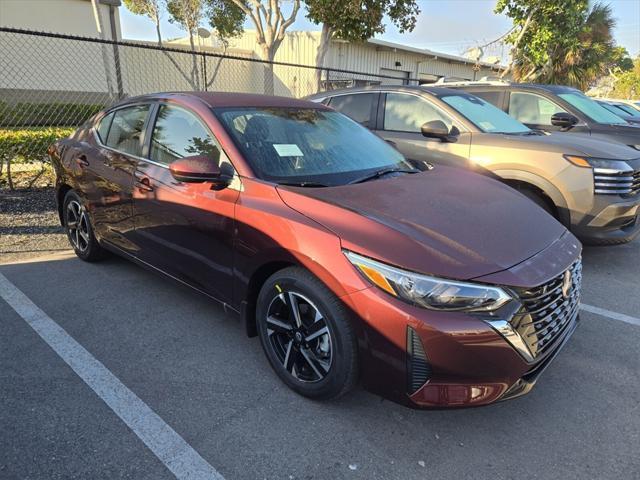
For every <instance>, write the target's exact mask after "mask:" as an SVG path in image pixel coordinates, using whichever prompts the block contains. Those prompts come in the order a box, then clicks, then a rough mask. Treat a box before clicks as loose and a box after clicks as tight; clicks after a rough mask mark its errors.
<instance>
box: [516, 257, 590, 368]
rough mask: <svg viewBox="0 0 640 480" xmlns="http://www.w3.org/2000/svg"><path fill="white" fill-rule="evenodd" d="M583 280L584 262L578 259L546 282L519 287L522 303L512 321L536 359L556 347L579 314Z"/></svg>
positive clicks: (518, 291) (517, 290)
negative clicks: (526, 287) (527, 287)
mask: <svg viewBox="0 0 640 480" xmlns="http://www.w3.org/2000/svg"><path fill="white" fill-rule="evenodd" d="M569 275H570V277H569V279H570V283H569V280H567V277H568V276H569ZM581 283H582V263H581V262H580V260H577V261H576V262H575V263H574V264H573V265H572V266H571V267H570V268H569V269H568V270H567V271H565V272H564V273H563V274H562V275H559V276H557V277H556V278H554V279H553V280H551V281H550V282H548V283H545V284H544V285H540V286H538V287H536V288H532V289H523V288H520V289H515V291H516V292H517V293H518V295H519V297H520V301H521V302H522V307H521V308H520V310H518V312H517V313H516V314H515V315H514V316H513V318H512V319H511V322H510V323H511V326H512V328H513V329H514V330H515V331H516V332H517V333H518V334H519V335H520V337H521V338H522V340H523V342H524V343H525V345H526V346H527V348H528V349H529V351H530V353H531V356H532V357H533V358H534V359H538V358H542V356H544V355H545V354H546V353H548V352H550V351H551V350H553V348H552V347H553V345H554V344H555V343H556V340H559V339H560V338H562V337H563V336H564V335H563V334H564V332H565V331H566V330H567V327H569V325H571V323H572V322H573V321H574V320H575V319H576V317H577V316H578V309H579V308H580V286H581Z"/></svg>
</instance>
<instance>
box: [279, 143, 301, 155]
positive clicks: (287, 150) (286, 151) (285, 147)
mask: <svg viewBox="0 0 640 480" xmlns="http://www.w3.org/2000/svg"><path fill="white" fill-rule="evenodd" d="M273 148H275V149H276V152H278V155H280V156H281V157H304V154H303V153H302V150H300V147H298V145H296V144H295V143H274V144H273Z"/></svg>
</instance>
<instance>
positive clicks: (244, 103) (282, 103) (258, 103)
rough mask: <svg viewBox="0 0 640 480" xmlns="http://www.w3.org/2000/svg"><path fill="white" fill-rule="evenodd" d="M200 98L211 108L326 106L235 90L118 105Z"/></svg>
mask: <svg viewBox="0 0 640 480" xmlns="http://www.w3.org/2000/svg"><path fill="white" fill-rule="evenodd" d="M185 97H186V98H198V99H200V100H201V101H202V102H204V103H206V104H207V105H208V106H209V107H211V108H226V107H282V108H314V109H325V108H326V107H325V106H323V105H320V104H317V103H314V102H309V101H307V100H300V99H297V98H290V97H276V96H271V95H257V94H253V93H235V92H160V93H152V94H147V95H139V96H136V97H129V98H127V99H125V100H122V101H121V102H118V103H117V104H116V106H122V105H127V104H131V103H139V102H144V101H154V100H163V99H165V100H168V99H180V98H185Z"/></svg>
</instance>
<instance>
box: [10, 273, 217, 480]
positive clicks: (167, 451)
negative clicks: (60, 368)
mask: <svg viewBox="0 0 640 480" xmlns="http://www.w3.org/2000/svg"><path fill="white" fill-rule="evenodd" d="M0 297H2V298H3V299H4V301H5V302H7V303H8V304H9V306H11V308H13V309H14V310H15V311H16V313H17V314H18V315H20V316H21V317H22V318H23V320H24V321H25V322H27V324H28V325H29V326H30V327H31V328H33V330H35V332H36V333H37V334H38V335H40V337H41V338H42V339H43V340H44V341H45V342H46V343H47V344H48V345H49V346H50V347H51V348H52V349H53V350H54V351H55V352H56V353H57V354H58V355H59V356H60V358H62V360H64V361H65V362H66V363H67V365H69V366H70V367H71V368H72V369H73V371H74V372H76V374H78V376H79V377H80V378H81V379H82V380H83V381H84V382H85V383H86V384H87V385H88V386H89V387H91V389H92V390H93V391H94V392H95V393H96V394H97V395H98V396H99V397H100V398H101V399H102V400H103V401H104V402H105V403H106V404H107V405H108V406H109V408H111V410H113V412H114V413H115V414H116V415H117V416H118V417H120V419H121V420H122V421H123V422H124V423H125V424H126V425H127V426H128V427H129V428H130V429H131V430H132V431H133V433H135V434H136V435H137V436H138V438H140V440H142V441H143V442H144V443H145V445H146V446H147V447H149V449H150V450H151V451H152V452H153V453H154V455H155V456H156V457H158V459H160V461H161V462H162V463H163V464H164V465H165V466H166V467H167V468H168V469H169V470H170V471H171V472H172V473H173V474H174V475H175V476H176V477H177V478H178V479H189V480H205V479H206V480H212V479H213V480H224V478H223V477H222V475H220V473H218V472H217V471H216V469H215V468H213V467H212V466H211V465H210V464H209V463H207V461H206V460H205V459H203V458H202V457H201V456H200V454H198V452H196V451H195V450H194V449H193V448H192V447H191V446H190V445H189V444H188V443H187V442H185V440H184V439H183V438H182V437H181V436H180V435H178V434H177V433H176V432H175V430H173V429H172V428H171V427H170V426H169V425H167V424H166V423H165V422H164V420H162V418H160V417H159V416H158V415H157V414H156V413H155V412H154V411H153V410H151V408H150V407H149V406H148V405H147V404H146V403H144V402H143V401H142V400H140V398H138V396H137V395H136V394H135V393H133V392H132V391H131V390H129V389H128V388H127V387H126V386H125V385H124V384H123V383H122V382H121V381H120V380H118V378H117V377H116V376H115V375H114V374H113V373H111V371H110V370H109V369H107V367H105V366H104V365H103V364H102V363H100V362H99V361H98V360H97V359H96V358H95V357H93V356H92V355H91V354H90V353H89V352H88V351H87V350H85V348H84V347H83V346H82V345H80V344H79V343H78V342H76V341H75V340H74V339H73V338H72V337H71V336H70V335H69V334H68V333H67V332H66V331H65V330H64V329H63V328H62V327H61V326H60V325H58V324H57V323H56V322H55V321H53V320H52V319H51V318H50V317H49V316H48V315H47V314H46V313H44V312H43V311H42V310H40V309H39V308H38V307H37V305H35V304H34V303H33V302H32V301H31V300H29V298H27V296H26V295H25V294H24V293H22V292H21V291H20V290H18V288H17V287H16V286H15V285H13V284H12V283H11V282H10V281H9V280H7V278H6V277H5V276H4V275H2V274H1V273H0Z"/></svg>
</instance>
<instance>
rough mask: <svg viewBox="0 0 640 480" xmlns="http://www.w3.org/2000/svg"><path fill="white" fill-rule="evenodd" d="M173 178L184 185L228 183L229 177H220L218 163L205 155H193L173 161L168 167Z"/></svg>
mask: <svg viewBox="0 0 640 480" xmlns="http://www.w3.org/2000/svg"><path fill="white" fill-rule="evenodd" d="M169 170H170V171H171V174H172V175H173V178H175V179H176V180H178V181H179V182H185V183H203V182H211V183H214V184H222V183H226V184H228V183H229V180H230V179H229V177H228V176H227V175H222V173H221V171H220V167H219V166H218V162H217V161H216V160H214V159H213V158H211V157H208V156H205V155H195V156H193V157H184V158H179V159H177V160H174V161H173V162H171V164H170V165H169Z"/></svg>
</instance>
